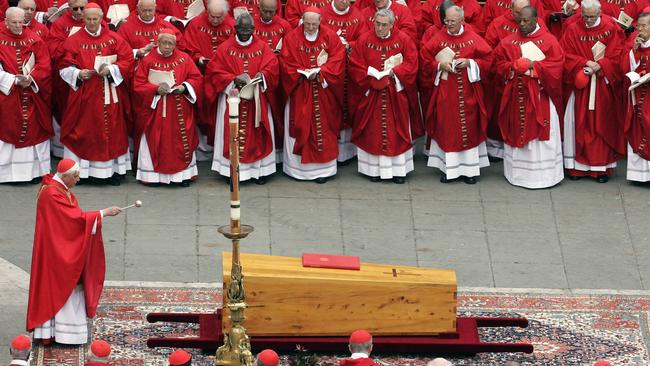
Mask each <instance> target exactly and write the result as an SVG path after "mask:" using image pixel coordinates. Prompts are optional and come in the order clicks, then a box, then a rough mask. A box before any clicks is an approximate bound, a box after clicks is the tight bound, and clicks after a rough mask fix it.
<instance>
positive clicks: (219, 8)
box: [208, 0, 229, 13]
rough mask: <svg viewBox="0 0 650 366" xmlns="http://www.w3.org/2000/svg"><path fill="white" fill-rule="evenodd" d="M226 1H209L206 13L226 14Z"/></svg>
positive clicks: (227, 6)
mask: <svg viewBox="0 0 650 366" xmlns="http://www.w3.org/2000/svg"><path fill="white" fill-rule="evenodd" d="M228 8H229V5H228V1H226V0H210V1H209V2H208V11H210V12H223V13H226V12H228Z"/></svg>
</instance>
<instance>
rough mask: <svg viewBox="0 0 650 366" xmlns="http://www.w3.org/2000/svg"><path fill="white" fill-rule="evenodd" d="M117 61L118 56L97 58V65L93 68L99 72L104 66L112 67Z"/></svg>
mask: <svg viewBox="0 0 650 366" xmlns="http://www.w3.org/2000/svg"><path fill="white" fill-rule="evenodd" d="M116 61H117V55H107V56H95V65H94V66H93V68H94V69H95V71H97V72H99V68H100V67H101V66H102V65H103V64H106V65H112V64H114V63H115V62H116Z"/></svg>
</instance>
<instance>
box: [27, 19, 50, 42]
mask: <svg viewBox="0 0 650 366" xmlns="http://www.w3.org/2000/svg"><path fill="white" fill-rule="evenodd" d="M25 27H26V28H27V29H29V30H30V31H32V32H34V33H36V35H37V36H39V37H40V38H41V39H42V40H46V39H47V36H48V35H49V34H50V30H49V29H48V28H47V27H46V26H45V24H42V23H39V22H37V21H36V20H35V19H32V21H31V22H29V24H27V25H26V26H25ZM45 47H47V46H45Z"/></svg>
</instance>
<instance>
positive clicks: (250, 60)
mask: <svg viewBox="0 0 650 366" xmlns="http://www.w3.org/2000/svg"><path fill="white" fill-rule="evenodd" d="M258 72H261V73H262V74H263V75H264V78H265V80H266V87H267V90H266V92H262V90H261V89H260V112H261V114H260V117H261V121H259V125H258V126H255V113H256V109H255V100H254V99H251V100H246V99H243V98H242V99H241V102H240V104H239V138H240V146H239V149H240V152H239V154H240V155H239V158H240V160H241V162H242V163H253V162H255V161H258V160H261V159H262V158H264V157H265V156H267V155H269V154H270V153H271V152H272V151H273V149H274V146H273V139H272V128H273V124H272V123H271V121H269V118H268V108H269V101H268V99H267V98H266V96H267V95H269V94H273V89H275V88H276V87H277V85H278V81H279V80H278V78H279V75H280V71H279V69H278V59H277V57H276V55H275V54H274V53H273V52H272V51H271V49H270V48H269V46H268V45H267V44H266V42H265V41H264V40H262V39H259V38H257V37H253V40H252V43H251V44H250V45H248V46H242V45H240V44H238V43H237V40H236V39H235V37H232V38H230V39H228V40H227V41H226V42H225V43H224V44H222V45H221V46H219V48H218V49H217V54H216V56H215V59H214V60H213V61H212V62H210V63H209V64H208V67H207V69H206V70H205V95H206V99H207V103H209V104H211V105H216V104H217V103H218V99H219V95H220V94H221V93H223V91H224V90H225V89H226V87H228V85H229V84H230V83H231V82H232V81H233V80H235V78H236V77H237V76H239V75H241V74H243V73H247V74H248V75H249V76H250V77H251V78H253V77H255V75H257V73H258ZM260 88H261V87H260ZM228 110H229V109H228V103H226V108H225V111H224V115H223V116H222V117H223V120H224V130H223V132H224V134H223V141H224V143H223V151H221V152H217V151H215V154H218V153H221V154H223V156H224V157H225V158H226V159H228V158H229V156H230V152H229V150H228V149H229V143H228V142H229V141H230V129H229V128H228Z"/></svg>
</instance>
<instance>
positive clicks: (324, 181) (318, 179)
mask: <svg viewBox="0 0 650 366" xmlns="http://www.w3.org/2000/svg"><path fill="white" fill-rule="evenodd" d="M314 182H316V183H318V184H325V183H327V178H325V177H320V178H316V179H314Z"/></svg>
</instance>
